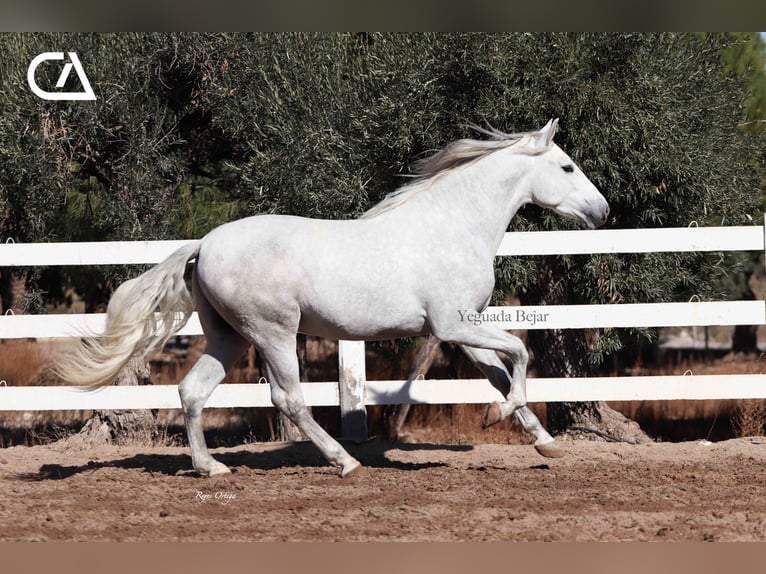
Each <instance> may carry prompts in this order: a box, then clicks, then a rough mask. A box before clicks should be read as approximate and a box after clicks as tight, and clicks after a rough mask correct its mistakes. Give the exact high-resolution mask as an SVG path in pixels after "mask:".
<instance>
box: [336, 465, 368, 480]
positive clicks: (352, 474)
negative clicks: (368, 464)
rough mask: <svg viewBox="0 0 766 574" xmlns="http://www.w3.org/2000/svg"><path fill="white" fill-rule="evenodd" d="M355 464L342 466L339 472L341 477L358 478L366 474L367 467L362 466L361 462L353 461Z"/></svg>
mask: <svg viewBox="0 0 766 574" xmlns="http://www.w3.org/2000/svg"><path fill="white" fill-rule="evenodd" d="M354 462H355V463H356V464H351V465H348V466H345V467H343V470H342V471H341V473H340V476H341V478H360V477H363V476H367V469H366V468H364V467H363V466H362V465H361V463H359V462H358V461H354Z"/></svg>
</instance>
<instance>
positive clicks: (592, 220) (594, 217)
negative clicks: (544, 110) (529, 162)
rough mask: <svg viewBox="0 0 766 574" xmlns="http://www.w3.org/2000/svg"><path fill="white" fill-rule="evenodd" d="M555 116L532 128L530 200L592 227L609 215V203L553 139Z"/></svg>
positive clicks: (604, 220) (598, 224) (599, 223)
mask: <svg viewBox="0 0 766 574" xmlns="http://www.w3.org/2000/svg"><path fill="white" fill-rule="evenodd" d="M557 124H558V119H555V120H551V121H549V122H548V123H547V124H546V125H545V127H544V128H542V129H541V130H539V131H537V132H533V133H532V134H531V135H532V140H533V141H532V142H530V146H533V147H534V149H535V150H536V153H534V158H535V163H534V168H533V169H531V170H530V173H529V175H528V178H529V179H528V180H527V183H528V186H529V187H528V189H529V191H530V198H531V201H532V203H535V204H537V205H540V206H541V207H547V208H549V209H552V210H553V211H555V212H556V213H558V214H560V215H563V216H566V217H571V218H573V219H577V220H579V221H580V222H582V223H583V224H584V225H585V226H586V227H588V228H590V229H594V228H596V227H599V226H600V225H603V224H604V223H605V222H606V219H607V217H608V216H609V204H608V203H607V202H606V199H604V196H603V195H601V193H599V191H598V189H597V188H596V186H595V185H593V184H592V183H591V182H590V180H589V179H588V178H587V177H586V176H585V174H584V173H583V172H582V170H580V168H579V167H577V166H576V165H575V163H574V162H573V161H572V158H570V157H569V156H568V155H567V154H566V153H564V151H563V150H562V149H561V148H560V147H559V146H557V145H556V144H555V143H553V136H554V134H555V133H556V126H557Z"/></svg>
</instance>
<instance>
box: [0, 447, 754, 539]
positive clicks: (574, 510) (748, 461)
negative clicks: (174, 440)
mask: <svg viewBox="0 0 766 574" xmlns="http://www.w3.org/2000/svg"><path fill="white" fill-rule="evenodd" d="M563 445H564V446H565V448H566V450H567V451H568V456H567V457H565V458H563V459H556V460H548V459H543V458H541V457H540V456H539V455H538V454H537V453H536V452H535V451H534V449H533V448H532V447H530V446H522V445H519V446H514V445H489V444H486V445H476V446H449V445H435V444H417V445H403V444H393V443H386V442H377V441H375V442H369V443H366V444H361V445H353V444H349V445H347V446H348V448H349V450H350V451H351V452H352V453H353V454H354V455H355V456H357V458H359V459H360V460H361V461H363V463H364V464H365V465H366V472H365V473H363V475H362V476H359V477H356V478H352V479H341V478H339V477H338V476H337V473H336V471H335V469H333V468H331V467H329V466H327V465H326V464H325V463H324V461H323V459H321V457H320V456H319V455H318V454H317V452H316V450H315V449H314V447H313V446H312V445H311V444H308V443H296V444H286V443H268V444H248V445H242V446H238V447H235V448H227V449H217V450H216V451H215V453H216V456H217V457H218V458H219V459H220V460H222V461H224V462H225V463H226V464H228V465H229V466H230V467H231V468H232V469H233V471H234V472H233V473H232V474H231V475H229V476H225V477H217V478H212V479H204V478H200V477H198V476H196V475H195V474H194V473H193V471H192V470H191V465H190V460H189V458H188V455H187V451H186V449H184V448H176V447H161V448H152V447H124V446H121V447H120V446H103V447H96V448H91V449H84V448H82V447H76V446H72V444H67V442H66V441H62V442H60V443H56V444H52V445H47V446H35V447H11V448H6V449H0V498H1V499H2V504H0V540H22V541H28V540H40V541H46V540H151V541H176V540H189V541H212V540H250V541H252V540H303V541H314V540H317V541H330V540H385V541H388V540H421V541H422V540H429V541H448V540H471V541H484V540H513V541H525V540H538V541H539V540H563V541H596V540H633V541H637V540H688V541H701V540H710V541H735V540H736V541H745V540H760V541H764V540H766V496H764V487H765V486H766V476H765V475H764V469H766V439H762V438H751V439H737V440H730V441H724V442H720V443H714V444H707V445H705V444H703V443H699V442H688V443H675V444H673V443H651V444H645V445H628V444H624V443H619V444H617V443H605V442H591V441H567V442H564V443H563Z"/></svg>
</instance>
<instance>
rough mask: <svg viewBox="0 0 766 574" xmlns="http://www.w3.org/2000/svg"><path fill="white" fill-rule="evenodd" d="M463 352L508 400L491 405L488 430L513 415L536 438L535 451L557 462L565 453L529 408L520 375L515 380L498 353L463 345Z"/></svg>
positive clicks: (521, 366)
mask: <svg viewBox="0 0 766 574" xmlns="http://www.w3.org/2000/svg"><path fill="white" fill-rule="evenodd" d="M461 348H462V349H463V352H464V353H465V354H466V355H467V356H468V358H469V359H471V361H472V362H473V363H474V364H475V365H476V366H477V367H478V368H479V369H480V370H481V372H482V373H484V375H485V376H486V377H487V378H488V379H489V381H490V383H492V386H494V387H495V388H496V389H497V390H499V391H500V392H501V393H502V394H503V396H504V397H506V400H505V401H504V402H497V403H493V404H491V405H489V407H488V408H487V412H486V413H485V415H484V417H483V419H482V425H483V426H484V427H485V428H486V427H488V426H490V425H493V424H495V423H498V422H500V421H502V420H503V419H505V418H506V417H508V416H509V415H510V414H511V413H513V414H514V415H515V416H516V420H518V421H519V423H520V424H521V426H522V427H523V428H524V430H525V431H527V432H528V433H530V434H531V435H532V436H534V437H535V448H536V449H537V451H538V452H539V453H540V454H542V455H543V456H547V457H551V458H558V457H560V456H563V454H564V452H563V451H562V450H561V449H560V448H558V447H557V446H556V441H555V439H554V438H553V437H552V436H551V435H550V434H549V433H548V431H546V430H545V427H543V425H542V423H540V420H539V419H538V418H537V417H536V416H535V414H534V413H533V412H532V411H531V410H530V409H529V407H527V406H526V385H525V384H524V377H523V375H522V374H521V373H515V374H516V375H517V376H516V377H515V378H514V377H513V376H511V374H510V373H509V372H508V369H506V367H505V365H504V364H503V361H501V360H500V357H498V356H497V353H496V352H495V351H493V350H491V349H480V348H477V347H469V346H465V345H461ZM521 362H522V363H524V364H516V365H514V371H515V370H521V369H523V370H525V371H526V362H525V361H521Z"/></svg>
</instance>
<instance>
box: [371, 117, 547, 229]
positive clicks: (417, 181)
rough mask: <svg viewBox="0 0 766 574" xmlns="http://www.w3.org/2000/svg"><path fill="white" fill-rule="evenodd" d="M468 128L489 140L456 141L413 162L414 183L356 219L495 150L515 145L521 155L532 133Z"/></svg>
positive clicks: (401, 199)
mask: <svg viewBox="0 0 766 574" xmlns="http://www.w3.org/2000/svg"><path fill="white" fill-rule="evenodd" d="M469 127H470V128H471V129H473V130H475V131H477V132H479V133H482V134H484V135H486V136H489V139H487V140H475V139H460V140H456V141H454V142H452V143H450V144H448V145H447V146H445V147H444V148H443V149H441V150H440V151H438V152H436V153H434V154H433V155H430V156H428V157H425V158H423V159H419V160H417V161H416V162H414V163H413V165H412V174H411V175H410V176H408V177H413V178H414V181H412V182H411V183H408V184H406V185H403V186H402V187H400V188H398V189H396V190H394V191H392V192H391V193H389V194H388V195H386V197H385V198H383V200H382V201H381V202H380V203H378V204H376V205H374V206H373V207H372V208H370V209H369V210H367V211H365V212H364V213H363V214H362V216H361V217H360V219H370V218H372V217H376V216H378V215H381V214H382V213H386V212H388V211H391V210H392V209H394V208H396V207H399V206H400V205H402V204H404V203H406V202H407V201H409V200H410V199H412V198H413V197H415V196H416V195H418V194H419V193H421V192H422V191H424V190H426V189H428V188H429V187H430V184H431V183H432V182H433V180H434V179H435V178H436V177H438V176H440V175H444V174H445V173H448V172H451V171H454V170H456V169H457V168H459V167H461V166H464V165H466V164H468V163H471V162H473V161H476V160H478V159H480V158H482V157H485V156H487V155H489V154H491V153H493V152H495V151H497V150H499V149H504V148H507V147H510V146H518V148H519V152H520V153H524V147H525V146H526V144H527V143H528V142H529V141H530V140H531V137H530V136H531V134H532V133H533V132H523V133H515V134H508V133H505V132H501V131H500V130H497V129H495V128H493V127H488V128H482V127H479V126H477V125H475V124H469ZM530 153H531V152H530Z"/></svg>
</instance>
